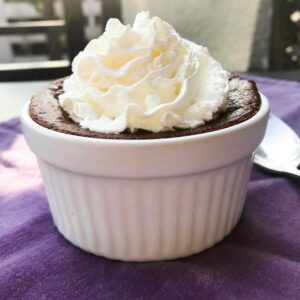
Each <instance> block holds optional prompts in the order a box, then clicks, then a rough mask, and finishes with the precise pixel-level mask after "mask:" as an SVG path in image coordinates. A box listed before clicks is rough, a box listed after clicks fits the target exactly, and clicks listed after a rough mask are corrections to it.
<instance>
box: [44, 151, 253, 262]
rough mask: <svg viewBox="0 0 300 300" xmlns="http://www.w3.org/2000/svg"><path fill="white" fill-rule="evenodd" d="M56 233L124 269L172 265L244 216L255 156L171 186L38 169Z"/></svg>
mask: <svg viewBox="0 0 300 300" xmlns="http://www.w3.org/2000/svg"><path fill="white" fill-rule="evenodd" d="M39 165H40V169H41V173H42V177H43V180H44V184H45V188H46V193H47V197H48V200H49V205H50V209H51V212H52V216H53V219H54V222H55V224H56V226H57V228H58V230H59V231H60V232H61V233H62V234H63V235H64V236H65V237H66V238H67V239H68V240H69V241H70V242H72V243H73V244H75V245H77V246H79V247H80V248H82V249H84V250H86V251H89V252H91V253H94V254H97V255H101V256H105V257H108V258H113V259H120V260H126V261H150V260H162V259H174V258H178V257H183V256H187V255H191V254H194V253H197V252H200V251H201V250H203V249H206V248H208V247H210V246H212V245H214V244H215V243H216V242H218V241H220V240H221V239H222V238H223V237H224V236H226V235H227V234H228V233H229V232H230V231H231V230H232V228H233V227H234V226H235V225H236V223H237V221H238V219H239V217H240V215H241V211H242V208H243V204H244V199H245V195H246V192H247V183H248V179H249V174H250V171H251V167H252V155H251V156H249V157H247V158H245V159H243V160H241V161H238V162H236V163H233V164H230V165H227V166H224V167H221V168H218V169H216V170H212V171H207V172H202V173H198V174H190V175H184V176H178V177H169V178H167V177H166V178H153V179H151V178H145V179H142V178H141V179H124V178H104V177H96V176H89V175H83V174H79V173H72V172H69V171H66V170H63V169H60V168H57V167H54V166H52V165H50V164H48V163H47V162H44V161H42V160H40V161H39Z"/></svg>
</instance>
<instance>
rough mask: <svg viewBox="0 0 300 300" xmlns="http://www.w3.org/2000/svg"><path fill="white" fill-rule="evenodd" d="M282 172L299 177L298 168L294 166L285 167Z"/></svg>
mask: <svg viewBox="0 0 300 300" xmlns="http://www.w3.org/2000/svg"><path fill="white" fill-rule="evenodd" d="M284 173H286V174H290V175H292V176H294V177H297V178H300V170H298V169H296V168H293V167H289V168H286V169H285V170H284Z"/></svg>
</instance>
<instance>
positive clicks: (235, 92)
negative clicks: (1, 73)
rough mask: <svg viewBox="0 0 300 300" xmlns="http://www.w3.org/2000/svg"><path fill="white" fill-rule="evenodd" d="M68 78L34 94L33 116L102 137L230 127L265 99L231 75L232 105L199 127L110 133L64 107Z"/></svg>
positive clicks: (64, 128) (68, 129) (156, 135)
mask: <svg viewBox="0 0 300 300" xmlns="http://www.w3.org/2000/svg"><path fill="white" fill-rule="evenodd" d="M63 81H64V78H62V79H58V80H56V81H54V82H53V83H52V84H51V85H50V86H49V87H48V88H46V89H44V90H43V91H41V92H39V93H37V94H36V95H34V96H33V97H32V99H31V102H30V106H29V113H30V116H31V118H32V119H33V120H34V121H35V122H36V123H38V124H40V125H41V126H44V127H46V128H49V129H51V130H55V131H59V132H63V133H66V134H72V135H78V136H85V137H93V138H102V139H124V140H125V139H126V140H128V139H157V138H171V137H179V136H187V135H193V134H200V133H204V132H210V131H215V130H219V129H222V128H226V127H230V126H233V125H235V124H238V123H241V122H244V121H246V120H248V119H249V118H251V117H252V116H254V115H255V114H256V113H257V111H258V110H259V108H260V105H261V99H260V95H259V93H258V90H257V87H256V84H255V83H254V82H253V81H248V80H245V79H242V78H240V77H239V76H236V75H231V76H230V79H229V94H228V105H227V108H226V110H225V111H223V112H222V113H220V114H219V115H218V116H217V117H216V118H214V119H213V120H211V121H209V122H206V123H205V124H203V125H200V126H198V127H195V128H188V129H175V130H169V131H163V132H149V131H145V130H138V131H136V132H134V133H131V132H129V131H128V132H127V131H124V132H122V133H117V134H106V133H100V132H95V131H90V130H88V129H83V128H81V127H80V125H79V124H77V123H75V122H74V121H73V120H72V119H71V118H69V116H68V114H67V113H66V112H65V111H64V110H63V109H62V108H61V107H60V105H59V102H58V96H59V95H60V94H62V93H63Z"/></svg>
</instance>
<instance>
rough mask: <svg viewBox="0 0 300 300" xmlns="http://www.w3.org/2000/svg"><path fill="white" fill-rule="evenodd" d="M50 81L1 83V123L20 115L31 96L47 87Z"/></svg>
mask: <svg viewBox="0 0 300 300" xmlns="http://www.w3.org/2000/svg"><path fill="white" fill-rule="evenodd" d="M49 83H50V81H48V80H47V81H24V82H23V81H22V82H1V83H0V97H1V98H0V122H2V121H5V120H8V119H10V118H13V117H17V116H19V115H20V113H21V110H22V107H23V105H24V104H25V103H26V102H27V101H29V100H30V98H31V96H32V95H33V94H34V93H35V92H37V91H39V90H41V89H43V88H44V87H46V86H47V85H48V84H49Z"/></svg>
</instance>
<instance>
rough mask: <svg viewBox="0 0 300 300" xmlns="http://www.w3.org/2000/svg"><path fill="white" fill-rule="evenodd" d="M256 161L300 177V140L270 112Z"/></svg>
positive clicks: (274, 170) (271, 168)
mask: <svg viewBox="0 0 300 300" xmlns="http://www.w3.org/2000/svg"><path fill="white" fill-rule="evenodd" d="M254 163H255V164H257V165H259V166H260V167H262V168H264V169H267V170H270V171H272V172H276V173H283V174H287V175H292V176H296V177H300V170H299V169H297V167H298V166H299V165H300V140H299V137H298V136H297V134H296V133H295V132H294V131H293V130H292V129H291V128H290V127H289V126H288V125H287V124H286V123H285V122H283V121H282V120H280V119H279V118H277V117H276V116H274V115H273V114H270V116H269V120H268V126H267V130H266V134H265V137H264V139H263V141H262V143H261V144H260V145H259V147H258V148H257V150H256V154H255V157H254Z"/></svg>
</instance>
